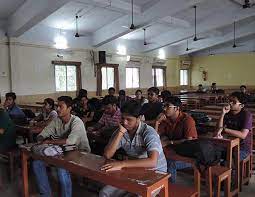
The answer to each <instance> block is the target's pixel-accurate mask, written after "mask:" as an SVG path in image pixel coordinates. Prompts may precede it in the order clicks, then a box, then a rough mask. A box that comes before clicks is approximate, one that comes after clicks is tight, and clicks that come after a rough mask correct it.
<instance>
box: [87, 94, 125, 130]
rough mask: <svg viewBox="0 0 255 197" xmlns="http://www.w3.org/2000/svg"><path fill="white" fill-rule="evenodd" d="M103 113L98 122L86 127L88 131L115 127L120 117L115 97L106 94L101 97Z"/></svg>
mask: <svg viewBox="0 0 255 197" xmlns="http://www.w3.org/2000/svg"><path fill="white" fill-rule="evenodd" d="M102 102H103V105H104V113H103V115H102V117H101V118H100V120H99V121H98V123H96V124H95V125H94V126H92V127H88V132H92V131H98V132H99V133H102V132H104V131H111V130H112V129H114V128H116V127H117V126H118V125H119V123H120V119H121V113H120V109H119V108H118V107H117V98H116V97H115V96H112V95H107V96H105V97H104V99H103V101H102Z"/></svg>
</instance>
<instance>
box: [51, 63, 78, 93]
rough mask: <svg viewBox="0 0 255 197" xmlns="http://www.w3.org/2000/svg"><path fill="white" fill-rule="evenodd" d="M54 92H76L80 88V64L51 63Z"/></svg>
mask: <svg viewBox="0 0 255 197" xmlns="http://www.w3.org/2000/svg"><path fill="white" fill-rule="evenodd" d="M52 64H54V69H55V87H56V91H57V92H60V91H77V90H78V89H80V88H81V84H80V83H81V76H80V63H79V62H64V61H53V62H52Z"/></svg>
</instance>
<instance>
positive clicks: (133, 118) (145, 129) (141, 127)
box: [99, 100, 167, 197]
mask: <svg viewBox="0 0 255 197" xmlns="http://www.w3.org/2000/svg"><path fill="white" fill-rule="evenodd" d="M140 109H141V107H140V104H139V103H138V102H136V101H134V100H132V101H128V102H127V103H126V104H125V105H123V107H122V108H121V114H122V124H120V125H119V129H118V130H117V131H115V133H114V134H113V135H112V137H111V139H110V142H109V143H108V145H107V146H106V148H105V151H104V157H105V158H107V159H111V158H112V157H113V155H114V154H115V152H116V151H117V150H118V149H119V148H123V149H124V150H125V152H126V153H127V155H128V156H130V157H132V158H133V159H132V160H125V161H112V162H109V163H107V164H105V165H103V166H102V167H101V170H104V171H106V172H110V171H116V170H121V169H122V168H131V167H142V168H144V167H145V168H151V169H156V170H159V171H163V172H166V170H167V164H166V159H165V155H164V152H163V149H162V145H161V143H160V139H159V136H158V134H157V133H156V132H155V130H154V129H153V128H152V127H150V126H149V125H147V124H146V123H144V122H142V121H141V120H140V118H139V112H140ZM125 195H128V192H127V191H124V190H121V189H118V188H115V187H112V186H109V185H107V186H105V187H104V188H103V189H102V190H101V191H100V192H99V196H100V197H106V196H107V197H111V196H112V197H118V196H125Z"/></svg>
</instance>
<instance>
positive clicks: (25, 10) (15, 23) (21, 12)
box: [7, 0, 71, 37]
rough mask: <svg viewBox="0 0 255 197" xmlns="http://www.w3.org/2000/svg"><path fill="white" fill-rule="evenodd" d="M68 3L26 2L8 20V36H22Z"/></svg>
mask: <svg viewBox="0 0 255 197" xmlns="http://www.w3.org/2000/svg"><path fill="white" fill-rule="evenodd" d="M69 1H71V0H26V1H25V3H24V4H23V5H22V6H21V7H19V8H18V9H17V11H16V12H15V13H14V14H12V16H10V18H9V19H8V23H7V32H8V35H9V36H10V37H18V36H20V35H22V34H23V33H24V32H26V31H27V30H29V29H31V28H32V27H33V26H35V25H36V24H38V23H39V22H41V21H42V20H43V19H45V18H46V17H47V16H49V15H50V14H52V13H53V12H55V11H56V10H57V9H59V8H60V7H62V6H63V5H65V4H66V3H68V2H69Z"/></svg>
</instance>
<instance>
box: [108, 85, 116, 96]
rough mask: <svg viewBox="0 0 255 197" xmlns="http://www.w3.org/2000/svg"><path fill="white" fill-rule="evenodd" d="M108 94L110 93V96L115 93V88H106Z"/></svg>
mask: <svg viewBox="0 0 255 197" xmlns="http://www.w3.org/2000/svg"><path fill="white" fill-rule="evenodd" d="M108 95H110V96H114V95H115V88H114V87H110V88H109V89H108Z"/></svg>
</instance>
